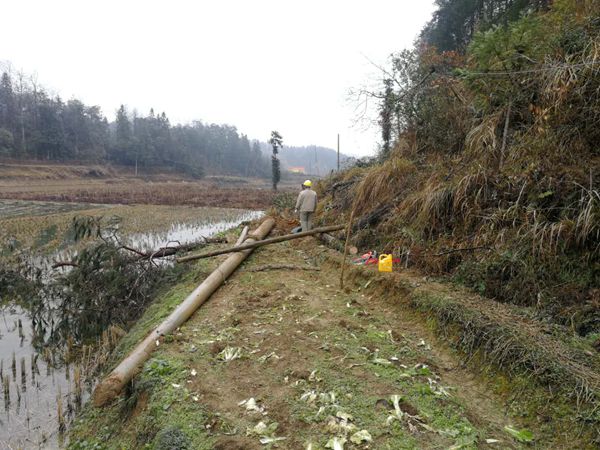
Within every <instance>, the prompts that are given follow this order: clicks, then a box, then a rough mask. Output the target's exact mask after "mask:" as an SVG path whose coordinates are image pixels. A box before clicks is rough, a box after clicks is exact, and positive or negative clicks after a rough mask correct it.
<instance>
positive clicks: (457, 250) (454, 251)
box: [431, 246, 491, 256]
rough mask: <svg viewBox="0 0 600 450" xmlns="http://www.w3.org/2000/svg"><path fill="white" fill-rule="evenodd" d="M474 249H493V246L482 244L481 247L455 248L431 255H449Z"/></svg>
mask: <svg viewBox="0 0 600 450" xmlns="http://www.w3.org/2000/svg"><path fill="white" fill-rule="evenodd" d="M474 250H491V248H489V247H485V246H481V247H467V248H454V249H452V250H448V251H445V252H441V253H436V254H434V255H431V256H444V255H449V254H451V253H457V252H470V251H474Z"/></svg>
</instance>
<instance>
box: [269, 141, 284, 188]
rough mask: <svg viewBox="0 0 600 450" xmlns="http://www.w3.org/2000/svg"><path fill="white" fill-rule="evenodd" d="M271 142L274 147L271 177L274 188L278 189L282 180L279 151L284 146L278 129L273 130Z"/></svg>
mask: <svg viewBox="0 0 600 450" xmlns="http://www.w3.org/2000/svg"><path fill="white" fill-rule="evenodd" d="M269 144H271V146H272V147H273V155H272V156H271V171H272V172H271V173H272V175H271V177H272V180H273V190H274V191H276V190H277V184H278V183H279V181H280V180H281V163H280V161H279V158H278V157H277V154H278V153H279V149H280V148H282V147H283V138H282V137H281V135H280V134H279V132H277V131H271V139H269Z"/></svg>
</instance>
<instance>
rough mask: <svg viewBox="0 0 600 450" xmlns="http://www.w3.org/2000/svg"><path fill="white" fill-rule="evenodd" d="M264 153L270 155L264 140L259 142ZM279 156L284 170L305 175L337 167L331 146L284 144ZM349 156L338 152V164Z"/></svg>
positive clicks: (320, 174) (324, 172)
mask: <svg viewBox="0 0 600 450" xmlns="http://www.w3.org/2000/svg"><path fill="white" fill-rule="evenodd" d="M260 146H261V149H262V151H263V152H264V154H265V155H267V156H270V155H271V152H272V148H271V146H270V145H269V144H267V143H265V142H261V143H260ZM279 157H280V159H281V165H282V167H283V169H284V170H288V171H292V172H297V173H305V174H307V175H318V176H325V175H327V174H328V173H329V172H331V171H332V170H336V169H337V151H336V150H334V149H332V148H327V147H320V146H318V145H308V146H304V147H292V146H289V147H288V146H286V145H284V147H283V150H281V151H280V153H279ZM348 159H349V156H347V155H344V154H343V153H342V154H340V165H341V166H343V165H344V163H345V162H346V160H348Z"/></svg>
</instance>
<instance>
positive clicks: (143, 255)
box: [52, 227, 248, 269]
mask: <svg viewBox="0 0 600 450" xmlns="http://www.w3.org/2000/svg"><path fill="white" fill-rule="evenodd" d="M246 228H247V227H246ZM242 235H243V238H244V239H246V236H247V235H248V230H246V234H245V235H244V234H243V231H242ZM240 237H242V236H240ZM224 242H227V240H226V239H225V238H222V237H218V238H203V239H202V240H201V241H198V242H192V243H190V244H183V245H177V246H174V247H161V248H159V249H158V250H155V251H152V252H143V251H140V250H137V249H135V248H133V247H129V246H127V245H122V246H121V247H120V249H122V250H127V251H129V252H131V253H135V254H136V255H137V258H133V259H132V260H131V262H135V261H151V260H153V259H159V258H166V257H168V256H173V255H176V254H177V253H184V252H189V251H192V250H195V249H197V248H199V247H204V246H205V245H207V244H222V243H224ZM61 267H79V264H77V262H76V261H57V262H55V263H54V264H53V265H52V268H53V269H59V268H61Z"/></svg>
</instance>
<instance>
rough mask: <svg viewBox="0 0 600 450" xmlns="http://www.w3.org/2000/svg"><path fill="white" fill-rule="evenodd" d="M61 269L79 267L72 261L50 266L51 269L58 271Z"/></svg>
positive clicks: (59, 262) (58, 262)
mask: <svg viewBox="0 0 600 450" xmlns="http://www.w3.org/2000/svg"><path fill="white" fill-rule="evenodd" d="M61 267H79V264H77V263H76V262H73V261H57V262H55V263H54V264H52V268H53V269H59V268H61Z"/></svg>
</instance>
